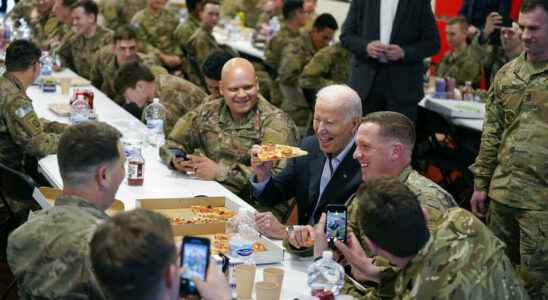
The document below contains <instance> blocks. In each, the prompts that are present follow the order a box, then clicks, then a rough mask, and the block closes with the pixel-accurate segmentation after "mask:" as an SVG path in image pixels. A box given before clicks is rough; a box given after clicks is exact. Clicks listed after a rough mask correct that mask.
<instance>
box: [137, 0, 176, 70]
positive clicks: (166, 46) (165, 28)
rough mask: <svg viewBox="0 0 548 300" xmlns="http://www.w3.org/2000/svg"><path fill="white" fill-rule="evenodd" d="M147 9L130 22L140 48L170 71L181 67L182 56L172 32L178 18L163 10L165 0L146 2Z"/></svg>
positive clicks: (172, 13) (149, 0)
mask: <svg viewBox="0 0 548 300" xmlns="http://www.w3.org/2000/svg"><path fill="white" fill-rule="evenodd" d="M147 1H148V2H147V7H146V8H145V9H143V10H141V11H139V12H138V13H137V14H135V16H133V19H132V20H131V26H133V27H134V28H135V30H136V32H137V36H138V38H139V42H140V43H141V45H140V48H141V49H142V51H145V52H146V53H147V54H154V55H156V56H157V57H158V58H159V59H160V60H161V61H162V63H163V64H164V66H165V67H167V68H168V69H170V70H173V69H175V68H177V67H178V66H180V65H181V58H180V56H181V55H182V53H181V50H180V49H179V47H178V43H177V42H176V40H175V36H174V32H175V29H177V26H179V18H178V17H177V16H176V15H175V13H174V12H172V11H170V10H167V9H166V8H165V5H166V0H147Z"/></svg>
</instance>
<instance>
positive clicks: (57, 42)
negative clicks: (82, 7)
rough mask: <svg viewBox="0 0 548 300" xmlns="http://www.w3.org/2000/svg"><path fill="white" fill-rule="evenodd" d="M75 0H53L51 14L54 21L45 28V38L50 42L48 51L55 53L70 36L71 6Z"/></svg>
mask: <svg viewBox="0 0 548 300" xmlns="http://www.w3.org/2000/svg"><path fill="white" fill-rule="evenodd" d="M76 2H77V0H55V3H54V4H53V13H54V14H55V20H52V21H50V22H49V23H48V24H47V25H46V28H45V30H44V31H45V36H46V37H47V38H48V40H49V41H50V47H49V48H50V49H52V50H53V51H54V52H57V51H58V49H59V47H60V46H61V45H62V44H64V43H65V42H66V41H67V40H68V39H69V38H70V37H71V36H72V29H71V27H72V6H73V5H74V4H76Z"/></svg>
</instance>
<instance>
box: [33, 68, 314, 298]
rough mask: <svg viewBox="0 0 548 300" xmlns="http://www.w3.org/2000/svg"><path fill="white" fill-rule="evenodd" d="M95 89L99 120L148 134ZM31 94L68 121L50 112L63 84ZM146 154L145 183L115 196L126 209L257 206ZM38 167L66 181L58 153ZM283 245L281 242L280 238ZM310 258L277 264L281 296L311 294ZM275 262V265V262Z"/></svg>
mask: <svg viewBox="0 0 548 300" xmlns="http://www.w3.org/2000/svg"><path fill="white" fill-rule="evenodd" d="M74 76H75V74H74V73H73V72H72V71H70V70H64V71H62V72H59V73H55V74H54V77H74ZM85 88H87V89H91V90H93V92H94V95H95V100H94V106H95V110H96V113H97V115H98V120H99V121H104V122H106V123H109V124H111V125H113V126H114V127H116V128H117V129H119V130H120V131H121V132H122V133H128V132H131V133H132V134H134V133H141V134H143V135H145V134H146V132H147V129H146V126H145V125H144V124H142V123H141V122H140V121H139V120H137V119H135V118H134V117H133V116H132V115H130V114H129V113H127V112H126V111H125V110H124V109H123V108H121V107H120V106H119V105H117V104H116V103H114V102H113V101H112V100H110V99H109V98H108V97H107V96H106V95H104V94H103V93H102V92H101V91H99V90H97V89H96V88H94V87H92V86H89V87H85ZM27 94H28V96H29V97H30V98H31V99H33V105H34V108H35V110H36V112H37V114H38V115H39V116H40V117H44V118H47V119H49V120H52V121H59V122H63V123H69V120H68V118H67V117H60V116H57V115H56V114H54V113H53V112H51V111H50V110H49V108H48V105H49V104H50V103H59V102H64V103H68V102H69V95H71V94H72V89H71V91H70V92H69V95H62V94H61V93H60V88H58V91H57V92H56V93H44V92H42V91H41V90H40V88H39V87H38V86H31V87H30V88H29V89H28V90H27ZM143 156H144V158H145V180H144V184H143V186H138V187H135V186H129V185H128V184H127V181H124V182H122V184H121V185H120V188H119V190H118V193H117V194H116V198H117V199H119V200H121V201H122V202H123V203H124V206H125V209H126V210H130V209H133V208H135V207H136V199H157V198H180V197H194V196H198V195H206V196H224V197H227V198H229V199H230V200H232V201H234V202H235V203H237V204H238V205H239V206H240V207H244V208H247V209H251V210H254V208H253V207H252V206H250V205H249V204H248V203H246V202H245V201H243V200H242V199H240V198H239V197H238V196H236V195H235V194H233V193H232V192H230V191H229V190H227V189H226V188H225V187H223V186H222V185H221V184H219V183H218V182H215V181H204V180H198V179H192V178H188V177H187V176H185V175H182V174H180V173H179V172H176V171H173V170H170V169H168V168H167V167H166V166H165V165H164V164H163V163H162V162H161V160H160V157H159V154H158V148H157V147H153V146H150V145H147V146H145V147H144V149H143ZM39 171H40V172H42V174H44V176H45V177H46V178H47V179H48V181H49V182H50V183H51V184H52V185H53V186H54V187H56V188H62V187H63V182H62V180H61V175H60V173H59V166H58V164H57V155H49V156H47V157H45V158H43V159H41V160H40V161H39ZM277 243H278V245H280V246H281V242H277ZM309 264H310V259H300V258H297V257H294V256H292V255H290V254H288V253H286V254H285V259H284V261H283V263H282V264H280V265H278V266H279V267H282V268H283V269H284V270H285V277H284V284H283V286H282V296H281V299H294V298H296V297H301V296H303V295H307V294H309V289H308V286H307V284H306V268H307V266H308V265H309ZM271 266H272V265H271ZM274 266H276V265H274ZM262 268H264V266H259V267H258V272H257V276H256V277H257V278H256V279H257V281H261V280H262V272H261V271H260V270H261V269H262Z"/></svg>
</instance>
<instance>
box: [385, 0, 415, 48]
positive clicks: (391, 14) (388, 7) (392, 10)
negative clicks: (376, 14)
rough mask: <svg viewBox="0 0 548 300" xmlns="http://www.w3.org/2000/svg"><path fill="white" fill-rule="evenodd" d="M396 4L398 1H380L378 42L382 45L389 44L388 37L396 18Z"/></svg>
mask: <svg viewBox="0 0 548 300" xmlns="http://www.w3.org/2000/svg"><path fill="white" fill-rule="evenodd" d="M398 3H399V0H381V17H380V21H381V24H380V26H381V27H380V29H381V32H380V34H381V36H380V41H381V43H383V44H384V45H389V44H390V35H392V26H393V25H394V18H396V11H397V10H398ZM417 22H418V20H417Z"/></svg>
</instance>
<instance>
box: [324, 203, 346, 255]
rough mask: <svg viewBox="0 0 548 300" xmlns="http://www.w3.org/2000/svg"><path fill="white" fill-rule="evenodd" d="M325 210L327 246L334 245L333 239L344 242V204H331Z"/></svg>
mask: <svg viewBox="0 0 548 300" xmlns="http://www.w3.org/2000/svg"><path fill="white" fill-rule="evenodd" d="M325 211H326V219H325V238H326V239H327V241H328V243H329V246H330V247H334V242H335V239H337V240H339V241H341V242H343V243H346V218H347V211H346V206H344V205H333V204H332V205H328V206H327V208H326V210H325Z"/></svg>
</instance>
